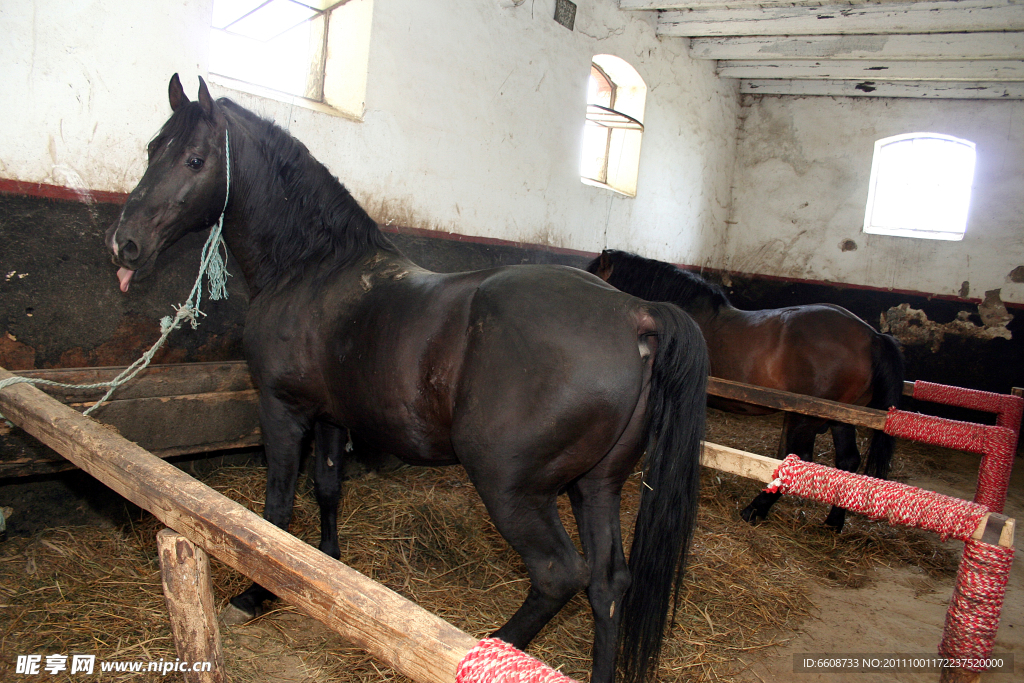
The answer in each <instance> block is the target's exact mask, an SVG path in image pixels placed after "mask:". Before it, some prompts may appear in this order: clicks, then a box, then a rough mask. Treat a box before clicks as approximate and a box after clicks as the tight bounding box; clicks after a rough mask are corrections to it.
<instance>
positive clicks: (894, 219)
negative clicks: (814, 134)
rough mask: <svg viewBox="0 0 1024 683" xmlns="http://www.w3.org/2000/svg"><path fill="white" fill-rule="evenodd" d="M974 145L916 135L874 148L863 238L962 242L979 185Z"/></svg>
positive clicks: (886, 141) (884, 141) (932, 135)
mask: <svg viewBox="0 0 1024 683" xmlns="http://www.w3.org/2000/svg"><path fill="white" fill-rule="evenodd" d="M974 162H975V149H974V143H973V142H970V141H968V140H961V139H959V138H954V137H951V136H948V135H940V134H938V133H911V134H908V135H896V136H894V137H890V138H884V139H882V140H879V141H877V142H876V143H875V155H874V160H873V161H872V164H871V180H870V185H869V189H868V204H867V210H866V212H865V216H864V232H866V233H871V234H876V235H895V236H898V237H921V238H926V239H938V240H961V239H963V236H964V231H965V230H966V228H967V213H968V209H969V207H970V201H971V184H972V183H973V180H974Z"/></svg>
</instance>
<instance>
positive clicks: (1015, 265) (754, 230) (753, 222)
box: [712, 96, 1024, 323]
mask: <svg viewBox="0 0 1024 683" xmlns="http://www.w3.org/2000/svg"><path fill="white" fill-rule="evenodd" d="M741 121H742V123H741V126H740V133H739V139H738V142H737V162H736V178H735V182H734V189H733V195H732V200H733V208H732V215H731V217H730V220H729V225H728V228H727V229H726V230H725V231H724V232H723V233H722V237H721V241H720V242H719V244H718V245H717V246H716V248H715V249H714V250H713V254H714V256H713V257H712V258H713V261H712V265H713V266H714V267H716V268H721V269H723V270H727V271H730V272H738V273H757V274H760V275H766V276H775V277H783V278H796V279H801V280H812V281H819V282H829V283H839V284H847V285H858V286H869V287H873V288H878V289H883V290H903V291H912V292H918V293H923V294H926V295H939V296H948V297H954V298H960V299H969V300H973V301H975V302H977V301H979V300H983V299H985V297H986V292H993V291H994V290H999V293H997V294H996V295H994V296H996V297H1000V298H1001V300H1002V301H1004V302H1014V303H1017V304H1024V275H1021V273H1022V271H1024V268H1022V267H1021V265H1022V264H1024V239H1022V238H1024V193H1022V192H1021V187H1022V186H1024V102H1013V101H1007V102H1000V101H970V100H946V101H938V100H917V99H877V98H831V97H778V96H745V97H744V100H743V107H742V111H741ZM913 132H934V133H944V134H947V135H953V136H956V137H959V138H964V139H967V140H970V141H972V142H974V143H975V144H976V145H977V147H976V149H977V165H976V169H975V176H974V189H973V194H972V199H971V207H970V215H969V219H968V225H967V232H966V234H965V236H964V239H963V241H962V242H946V241H939V240H924V239H915V238H908V237H890V236H886V235H868V234H864V233H863V232H862V226H863V221H864V210H865V204H866V202H867V196H868V181H869V178H870V174H871V160H872V155H873V152H874V143H875V141H876V140H879V139H881V138H885V137H889V136H891V135H897V134H900V133H913ZM1015 269H1016V272H1015V273H1014V271H1015ZM1011 273H1013V274H1011ZM992 296H993V295H990V300H992ZM874 322H875V321H872V323H874Z"/></svg>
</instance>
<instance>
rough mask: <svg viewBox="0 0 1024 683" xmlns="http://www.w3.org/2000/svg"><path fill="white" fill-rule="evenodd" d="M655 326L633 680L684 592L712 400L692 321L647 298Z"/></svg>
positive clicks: (627, 604)
mask: <svg viewBox="0 0 1024 683" xmlns="http://www.w3.org/2000/svg"><path fill="white" fill-rule="evenodd" d="M644 310H645V311H646V312H647V313H648V314H649V315H650V318H651V319H652V321H653V326H652V327H653V328H654V329H653V330H652V331H651V332H646V331H645V329H643V328H644V327H645V326H643V325H642V326H641V329H640V331H639V334H640V337H641V341H642V342H643V341H645V338H647V337H654V339H649V340H647V341H650V342H654V343H651V344H650V347H651V348H652V350H653V356H654V357H653V358H652V366H651V381H650V389H649V393H648V398H647V432H646V434H647V441H646V447H647V451H646V455H645V462H644V475H643V477H644V478H643V485H642V486H641V494H640V495H641V499H640V511H639V513H638V514H637V518H636V526H635V530H634V535H633V547H632V550H631V551H630V555H629V570H630V576H631V587H630V589H629V590H628V591H627V592H626V595H625V597H624V599H623V605H622V625H621V629H620V634H621V635H620V645H621V654H620V663H621V666H622V672H623V679H624V680H625V681H626V683H637V682H640V681H644V680H646V679H647V677H648V676H649V675H651V674H652V673H653V672H654V671H655V670H656V667H657V662H658V655H659V653H660V651H661V641H662V635H663V633H664V629H665V619H666V617H667V615H668V608H669V603H670V602H674V598H675V596H676V595H677V594H678V591H679V581H680V579H681V578H682V569H683V566H684V565H685V562H686V554H687V551H688V550H689V546H690V540H691V538H692V535H693V528H694V524H695V523H696V520H697V503H698V496H699V482H700V450H701V439H703V438H704V419H705V406H706V403H707V394H706V392H707V378H708V356H707V347H706V346H705V344H704V337H703V336H702V335H701V332H700V329H699V328H698V327H697V325H696V323H694V322H693V320H692V319H691V318H690V317H689V316H688V315H686V314H685V313H683V311H682V310H680V309H679V308H677V307H675V306H674V305H672V304H644Z"/></svg>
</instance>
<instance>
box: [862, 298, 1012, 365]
mask: <svg viewBox="0 0 1024 683" xmlns="http://www.w3.org/2000/svg"><path fill="white" fill-rule="evenodd" d="M978 316H979V317H980V318H981V322H982V324H981V325H976V324H975V323H973V322H972V321H971V320H970V317H971V312H970V311H960V312H959V313H957V316H956V320H953V321H951V322H948V323H936V322H933V321H931V320H929V319H928V316H927V314H925V312H924V311H922V310H919V309H916V308H911V307H910V304H900V305H899V306H895V307H893V308H890V309H889V310H888V311H886V312H885V313H883V314H882V317H881V329H882V332H886V333H888V334H891V335H893V336H894V337H896V338H897V339H899V340H900V343H901V344H904V345H906V346H917V345H925V344H926V345H928V347H929V349H930V350H931V352H932V353H938V351H939V348H940V347H941V346H942V341H943V339H945V337H946V335H954V336H959V337H973V338H975V339H982V340H989V339H1012V338H1013V335H1012V334H1011V332H1010V330H1009V329H1007V325H1009V323H1010V321H1011V320H1013V316H1012V315H1010V314H1009V313H1008V312H1007V311H1006V306H1005V305H1004V304H1003V302H1002V300H1001V299H1000V298H999V290H998V289H994V290H992V291H989V292H985V300H984V301H983V302H982V303H981V304H979V305H978Z"/></svg>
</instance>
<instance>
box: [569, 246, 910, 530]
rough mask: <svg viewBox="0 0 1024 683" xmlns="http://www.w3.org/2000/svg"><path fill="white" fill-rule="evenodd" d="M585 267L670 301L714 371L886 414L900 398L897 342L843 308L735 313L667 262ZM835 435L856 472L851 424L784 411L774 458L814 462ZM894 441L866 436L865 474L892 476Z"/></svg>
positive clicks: (609, 255)
mask: <svg viewBox="0 0 1024 683" xmlns="http://www.w3.org/2000/svg"><path fill="white" fill-rule="evenodd" d="M587 270H588V271H590V272H591V273H596V274H597V275H598V277H600V278H601V279H603V280H605V281H606V282H608V283H609V284H611V285H614V286H615V287H617V288H619V289H621V290H622V291H624V292H628V293H630V294H633V295H634V296H638V297H640V298H641V299H646V300H648V301H671V302H672V303H674V304H677V305H678V306H680V307H681V308H682V309H683V310H685V311H686V312H687V313H689V314H690V315H691V316H693V319H694V320H696V321H697V324H698V325H699V326H700V329H701V331H702V332H703V333H704V339H705V340H706V341H707V344H708V355H709V356H710V358H711V375H712V376H714V377H719V378H721V379H728V380H733V381H736V382H743V383H746V384H756V385H758V386H762V387H769V388H771V389H781V390H782V391H790V392H793V393H795V394H805V395H807V396H815V397H817V398H825V399H829V400H831V401H840V402H842V403H850V404H853V405H861V406H863V405H866V406H870V407H872V408H881V409H883V410H887V409H888V408H890V407H892V406H895V405H897V404H898V403H899V399H900V396H901V395H902V393H903V354H902V352H901V351H900V347H899V342H897V341H896V340H895V339H894V338H893V337H891V336H889V335H887V334H881V333H879V332H876V331H875V330H873V329H872V328H871V327H870V326H869V325H868V324H867V323H865V322H864V321H863V320H861V319H860V318H858V317H857V316H855V315H854V314H853V313H850V312H849V311H848V310H846V309H845V308H841V307H839V306H833V305H831V304H813V305H809V306H789V307H787V308H773V309H767V310H763V311H741V310H739V309H737V308H735V307H733V306H732V304H730V303H729V300H728V298H727V297H726V296H725V293H724V292H723V291H722V290H721V288H719V287H717V286H715V285H712V284H710V283H708V282H707V281H705V280H704V279H703V278H700V277H698V276H697V275H694V274H693V273H689V272H687V271H685V270H681V269H679V268H677V267H675V266H673V265H672V264H670V263H664V262H662V261H654V260H652V259H646V258H643V257H641V256H637V255H635V254H629V253H626V252H622V251H617V250H614V249H606V250H605V251H604V252H602V253H601V255H600V256H599V257H598V258H596V259H594V260H593V261H592V262H591V263H590V264H589V265H588V266H587ZM708 404H709V405H711V406H712V407H714V408H719V409H721V410H726V411H729V412H733V413H740V414H746V415H764V414H767V413H770V412H772V411H771V410H770V409H767V408H761V407H758V406H752V405H750V404H745V403H737V402H734V401H727V400H723V399H719V398H716V397H713V396H709V397H708ZM826 428H831V430H832V440H833V443H834V444H835V450H836V467H837V468H839V469H841V470H846V471H848V472H856V471H857V469H858V468H859V467H860V452H859V451H858V450H857V432H856V429H855V428H854V427H853V426H852V425H848V424H843V423H839V422H828V421H826V420H822V419H819V418H813V417H808V416H806V415H800V414H797V413H786V416H785V418H784V421H783V427H782V438H781V439H780V441H779V451H778V456H779V458H784V457H786V455H787V454H789V453H795V454H796V455H798V456H800V457H801V458H803V459H804V460H811V459H812V458H813V456H814V439H815V436H817V435H818V434H821V433H822V432H824V431H825V429H826ZM893 446H894V440H893V438H892V437H891V436H889V435H887V434H885V433H883V432H879V431H876V432H874V433H873V434H872V439H871V446H870V448H869V450H868V458H867V465H866V472H867V474H869V475H871V476H874V477H879V478H881V479H884V478H885V477H886V476H887V475H888V473H889V461H890V459H891V457H892V451H893ZM778 499H779V494H777V493H768V492H762V493H761V494H760V495H758V496H757V498H755V499H754V500H753V502H751V503H750V505H748V506H747V507H746V508H745V509H744V510H743V511H742V512H741V513H740V514H741V515H742V516H743V519H745V520H747V521H748V522H755V521H757V520H758V519H763V518H764V517H765V516H767V514H768V510H769V509H770V508H771V506H772V505H773V504H774V503H775V501H777V500H778ZM845 519H846V511H845V510H844V509H843V508H839V507H834V508H832V510H831V511H830V512H829V515H828V517H827V518H826V520H825V523H826V524H828V525H829V526H831V527H833V528H835V529H836V530H837V531H838V530H841V529H842V528H843V524H844V522H845Z"/></svg>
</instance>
